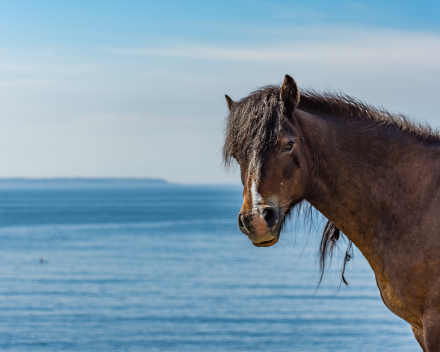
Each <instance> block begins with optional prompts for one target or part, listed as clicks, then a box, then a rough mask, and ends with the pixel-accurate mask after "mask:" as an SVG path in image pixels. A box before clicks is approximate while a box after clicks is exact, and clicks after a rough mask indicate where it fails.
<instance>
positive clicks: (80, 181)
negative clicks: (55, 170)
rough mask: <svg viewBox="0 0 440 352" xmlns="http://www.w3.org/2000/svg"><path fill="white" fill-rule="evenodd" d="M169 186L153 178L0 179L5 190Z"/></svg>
mask: <svg viewBox="0 0 440 352" xmlns="http://www.w3.org/2000/svg"><path fill="white" fill-rule="evenodd" d="M167 185H170V183H168V182H167V181H165V180H161V179H154V178H82V177H77V178H0V189H5V188H121V187H122V188H139V187H159V186H167Z"/></svg>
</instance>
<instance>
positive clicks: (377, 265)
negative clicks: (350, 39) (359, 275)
mask: <svg viewBox="0 0 440 352" xmlns="http://www.w3.org/2000/svg"><path fill="white" fill-rule="evenodd" d="M226 100H227V103H228V107H229V110H230V114H229V116H228V118H227V126H226V139H225V144H224V149H223V155H224V160H225V163H226V164H227V165H228V164H229V163H230V162H231V159H232V158H234V159H235V160H236V161H237V162H238V164H239V165H240V168H241V180H242V182H243V185H244V191H243V198H244V201H243V206H242V208H241V211H240V214H239V217H238V225H239V228H240V230H241V231H242V232H243V233H245V234H246V235H247V236H248V237H249V239H250V240H251V241H252V243H253V244H254V245H255V246H258V247H268V246H272V245H274V244H275V243H276V242H277V241H278V239H279V236H280V232H281V228H282V225H283V222H284V220H285V219H286V216H287V215H288V214H289V213H290V212H291V211H292V209H293V208H295V207H296V206H297V205H300V204H301V203H302V202H303V201H307V202H308V203H310V204H311V205H312V206H313V207H314V208H316V209H317V210H318V211H319V212H321V213H322V214H323V215H324V216H325V217H326V218H327V219H328V220H329V222H328V223H327V225H326V228H325V230H324V234H323V237H322V242H321V269H323V267H324V263H325V256H326V254H331V250H332V248H333V246H334V245H335V244H336V241H337V240H338V238H339V237H340V235H342V233H343V234H344V235H345V236H347V237H348V239H349V240H350V241H352V242H353V243H354V244H355V245H356V246H357V247H358V248H359V249H360V250H361V252H362V253H363V255H364V256H365V258H366V259H367V260H368V262H369V264H370V265H371V267H372V268H373V270H374V273H375V274H376V281H377V285H378V287H379V290H380V293H381V296H382V299H383V301H384V303H385V305H386V306H387V307H388V308H389V309H390V310H391V311H392V312H394V313H395V314H396V315H398V316H399V317H401V318H402V319H404V320H406V321H407V322H408V323H410V324H411V326H412V330H413V332H414V335H415V337H416V339H417V341H418V342H419V343H420V345H421V347H422V349H423V350H424V351H430V352H431V351H440V237H439V236H440V137H439V135H438V134H437V132H434V131H432V130H431V129H430V128H429V127H426V126H421V125H416V124H413V123H411V122H409V121H408V120H407V119H406V118H405V117H404V116H403V115H393V114H390V113H388V112H386V111H384V110H381V109H377V108H374V107H371V106H368V105H366V104H363V103H361V102H360V101H358V100H356V99H353V98H350V97H348V96H345V95H341V94H332V93H324V94H319V93H316V92H314V91H302V92H301V94H300V92H299V90H298V88H297V86H296V83H295V81H294V80H293V79H292V78H291V77H290V76H286V77H285V80H284V84H283V85H282V87H280V86H268V87H264V88H262V89H260V90H257V91H255V92H253V93H252V94H250V95H249V96H248V97H246V98H244V99H242V100H240V101H239V102H234V101H232V100H231V99H230V98H229V97H228V96H226ZM349 246H351V242H349ZM349 249H350V248H349ZM349 258H350V252H349V250H348V251H347V254H346V258H345V261H347V260H348V259H349ZM344 264H345V262H344Z"/></svg>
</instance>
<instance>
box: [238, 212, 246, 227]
mask: <svg viewBox="0 0 440 352" xmlns="http://www.w3.org/2000/svg"><path fill="white" fill-rule="evenodd" d="M238 227H239V228H240V229H243V228H246V226H244V215H243V214H238Z"/></svg>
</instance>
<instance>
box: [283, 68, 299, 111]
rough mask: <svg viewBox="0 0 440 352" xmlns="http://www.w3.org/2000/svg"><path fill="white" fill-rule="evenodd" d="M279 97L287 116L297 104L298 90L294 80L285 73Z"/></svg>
mask: <svg viewBox="0 0 440 352" xmlns="http://www.w3.org/2000/svg"><path fill="white" fill-rule="evenodd" d="M280 99H281V101H282V102H283V103H284V106H285V108H286V113H287V116H290V115H291V114H292V112H293V110H295V108H296V107H297V106H298V104H299V90H298V87H297V86H296V83H295V80H294V79H293V78H292V77H290V76H289V75H286V77H285V78H284V83H283V86H282V87H281V91H280Z"/></svg>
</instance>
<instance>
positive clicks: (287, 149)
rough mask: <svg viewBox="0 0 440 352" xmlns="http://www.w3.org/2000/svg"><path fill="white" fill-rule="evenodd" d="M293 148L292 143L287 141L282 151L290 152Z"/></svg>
mask: <svg viewBox="0 0 440 352" xmlns="http://www.w3.org/2000/svg"><path fill="white" fill-rule="evenodd" d="M292 149H293V143H289V144H288V145H286V146H285V147H284V148H283V152H291V151H292Z"/></svg>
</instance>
